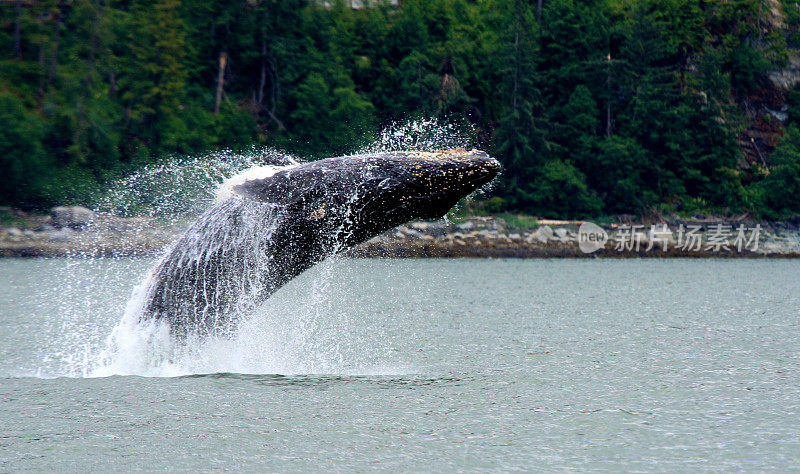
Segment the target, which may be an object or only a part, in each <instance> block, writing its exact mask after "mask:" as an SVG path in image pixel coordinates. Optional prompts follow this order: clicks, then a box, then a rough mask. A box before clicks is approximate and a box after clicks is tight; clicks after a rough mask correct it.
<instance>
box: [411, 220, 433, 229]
mask: <svg viewBox="0 0 800 474" xmlns="http://www.w3.org/2000/svg"><path fill="white" fill-rule="evenodd" d="M430 226H431V225H430V224H428V223H427V222H412V223H411V225H410V226H409V227H411V228H412V229H414V230H426V229H427V228H428V227H430Z"/></svg>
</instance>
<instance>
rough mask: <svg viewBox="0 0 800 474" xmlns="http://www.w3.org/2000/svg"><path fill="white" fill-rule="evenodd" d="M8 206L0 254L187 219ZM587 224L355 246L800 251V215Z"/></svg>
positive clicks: (414, 253) (432, 226)
mask: <svg viewBox="0 0 800 474" xmlns="http://www.w3.org/2000/svg"><path fill="white" fill-rule="evenodd" d="M3 211H4V212H5V214H6V215H11V216H13V219H12V224H11V225H4V226H2V227H0V257H98V256H106V257H112V256H148V255H155V254H157V253H158V252H160V251H161V250H162V249H163V248H164V247H165V246H166V245H168V244H169V243H170V242H172V241H173V240H174V239H175V238H176V237H177V236H178V235H179V234H180V232H181V231H182V230H183V229H184V228H185V224H183V225H181V224H171V225H168V224H164V223H162V222H159V221H158V220H156V219H152V218H145V217H133V218H122V217H115V216H109V215H102V214H95V213H93V212H91V211H90V210H88V209H85V208H80V207H57V208H53V210H52V211H51V213H50V215H46V216H42V215H28V214H25V213H23V212H21V211H17V210H13V209H8V208H5V209H3ZM582 224H583V223H582V222H580V221H547V220H542V221H540V222H539V225H538V226H535V227H528V228H521V227H514V226H510V225H509V224H508V223H507V222H506V221H505V220H503V219H500V218H496V217H472V218H468V219H466V220H463V221H460V222H457V223H454V222H446V221H443V220H441V221H435V222H412V223H409V224H407V225H403V226H399V227H396V228H394V229H392V230H390V231H388V232H385V233H383V234H381V235H379V236H377V237H375V238H373V239H371V240H369V241H367V242H365V243H364V244H362V245H360V246H358V247H356V248H354V249H352V250H351V251H350V252H349V253H348V254H349V255H350V256H353V257H383V258H429V257H436V258H454V257H466V258H596V257H603V258H631V257H633V258H637V257H645V258H674V257H682V258H737V257H739V258H741V257H746V258H763V257H772V258H798V257H800V222H743V221H741V220H728V221H726V220H720V219H711V218H697V219H683V220H681V219H671V220H670V221H668V222H658V223H635V222H628V223H614V224H605V225H601V226H596V227H595V230H597V229H599V230H597V232H599V233H600V234H604V235H605V238H606V239H607V240H606V241H604V242H603V245H602V246H600V245H599V243H597V244H596V245H595V246H594V247H592V248H589V249H588V250H587V248H586V246H587V235H588V234H586V229H587V227H586V226H583V227H582ZM737 238H738V239H739V240H738V241H737ZM581 239H583V240H584V243H583V245H582V244H581V242H580V240H581Z"/></svg>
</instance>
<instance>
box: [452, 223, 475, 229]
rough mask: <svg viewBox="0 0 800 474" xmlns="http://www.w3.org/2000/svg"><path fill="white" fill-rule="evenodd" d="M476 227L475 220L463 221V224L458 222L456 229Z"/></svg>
mask: <svg viewBox="0 0 800 474" xmlns="http://www.w3.org/2000/svg"><path fill="white" fill-rule="evenodd" d="M474 228H475V224H474V223H473V222H470V221H467V222H462V223H461V224H456V229H458V230H472V229H474Z"/></svg>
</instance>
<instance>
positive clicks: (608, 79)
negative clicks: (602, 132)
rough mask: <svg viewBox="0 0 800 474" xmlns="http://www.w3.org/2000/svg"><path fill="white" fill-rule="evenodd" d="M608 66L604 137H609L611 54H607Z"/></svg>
mask: <svg viewBox="0 0 800 474" xmlns="http://www.w3.org/2000/svg"><path fill="white" fill-rule="evenodd" d="M607 58H608V65H607V66H606V92H608V100H606V136H607V137H610V136H611V53H608V57H607Z"/></svg>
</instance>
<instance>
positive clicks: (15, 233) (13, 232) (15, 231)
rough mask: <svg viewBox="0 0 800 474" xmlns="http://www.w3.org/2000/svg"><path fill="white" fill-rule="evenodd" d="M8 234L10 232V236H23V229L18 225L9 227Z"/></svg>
mask: <svg viewBox="0 0 800 474" xmlns="http://www.w3.org/2000/svg"><path fill="white" fill-rule="evenodd" d="M6 234H8V236H9V237H22V231H21V230H19V229H17V228H16V227H9V228H8V229H6Z"/></svg>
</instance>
